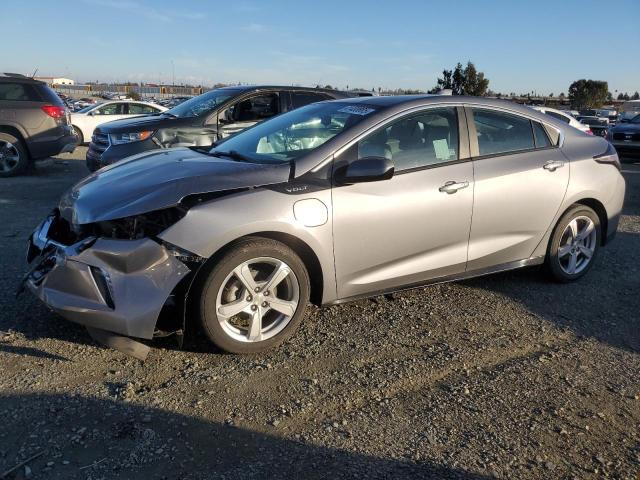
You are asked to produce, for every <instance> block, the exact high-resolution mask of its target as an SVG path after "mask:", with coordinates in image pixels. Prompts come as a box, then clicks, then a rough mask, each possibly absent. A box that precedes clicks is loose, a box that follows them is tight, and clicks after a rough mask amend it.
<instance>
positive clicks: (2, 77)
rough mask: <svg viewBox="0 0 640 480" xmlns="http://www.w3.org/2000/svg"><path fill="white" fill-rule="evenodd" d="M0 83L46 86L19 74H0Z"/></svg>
mask: <svg viewBox="0 0 640 480" xmlns="http://www.w3.org/2000/svg"><path fill="white" fill-rule="evenodd" d="M0 82H11V83H16V82H20V83H30V84H32V85H46V84H45V83H44V82H41V81H40V80H36V79H34V78H31V77H27V76H25V75H21V74H20V73H0Z"/></svg>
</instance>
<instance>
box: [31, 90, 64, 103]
mask: <svg viewBox="0 0 640 480" xmlns="http://www.w3.org/2000/svg"><path fill="white" fill-rule="evenodd" d="M36 89H37V90H38V93H39V94H40V97H42V101H45V102H47V103H51V104H53V105H60V106H64V103H62V99H61V98H60V97H59V96H58V94H57V93H56V92H54V91H53V90H52V89H51V88H49V87H48V86H47V85H38V86H36Z"/></svg>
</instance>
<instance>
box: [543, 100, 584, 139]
mask: <svg viewBox="0 0 640 480" xmlns="http://www.w3.org/2000/svg"><path fill="white" fill-rule="evenodd" d="M531 108H533V109H534V110H538V111H539V112H542V113H546V114H547V115H549V116H550V117H553V118H556V119H558V120H560V121H563V122H564V123H568V124H569V125H571V126H572V127H574V128H577V129H578V130H581V131H583V132H584V133H588V134H590V135H593V132H592V131H591V129H590V128H589V125H585V124H584V123H581V122H579V121H578V120H576V119H575V118H573V117H572V116H571V115H569V114H568V113H567V112H563V111H562V110H556V109H555V108H549V107H537V106H533V107H531Z"/></svg>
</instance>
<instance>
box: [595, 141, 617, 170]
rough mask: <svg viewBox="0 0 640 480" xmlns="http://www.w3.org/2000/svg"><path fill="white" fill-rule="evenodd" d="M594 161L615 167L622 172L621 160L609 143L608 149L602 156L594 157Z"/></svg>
mask: <svg viewBox="0 0 640 480" xmlns="http://www.w3.org/2000/svg"><path fill="white" fill-rule="evenodd" d="M593 159H594V160H595V161H596V162H598V163H604V164H609V165H613V166H614V167H616V168H617V169H618V170H622V165H620V159H619V158H618V152H617V151H616V149H615V147H614V146H613V145H611V144H610V143H609V142H607V149H606V150H605V151H604V152H602V153H601V154H600V155H596V156H594V157H593Z"/></svg>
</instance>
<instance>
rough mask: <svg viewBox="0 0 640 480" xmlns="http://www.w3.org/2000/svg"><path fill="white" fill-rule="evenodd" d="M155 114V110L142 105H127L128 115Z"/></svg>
mask: <svg viewBox="0 0 640 480" xmlns="http://www.w3.org/2000/svg"><path fill="white" fill-rule="evenodd" d="M156 112H157V110H156V109H155V108H153V107H151V106H149V105H144V104H142V103H130V104H129V115H148V114H150V113H156Z"/></svg>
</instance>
